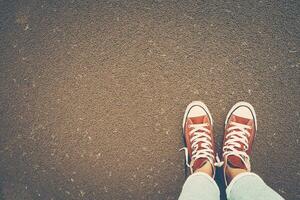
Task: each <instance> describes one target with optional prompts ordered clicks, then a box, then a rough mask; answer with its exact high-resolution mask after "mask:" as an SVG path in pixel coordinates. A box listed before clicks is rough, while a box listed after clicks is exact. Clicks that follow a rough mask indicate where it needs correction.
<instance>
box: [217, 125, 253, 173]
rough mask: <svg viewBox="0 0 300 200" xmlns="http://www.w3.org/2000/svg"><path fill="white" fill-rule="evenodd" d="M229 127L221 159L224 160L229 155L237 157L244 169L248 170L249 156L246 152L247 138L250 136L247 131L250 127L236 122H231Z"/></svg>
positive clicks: (247, 146)
mask: <svg viewBox="0 0 300 200" xmlns="http://www.w3.org/2000/svg"><path fill="white" fill-rule="evenodd" d="M230 125H231V127H229V128H228V129H227V131H228V134H227V135H226V142H225V144H224V146H223V152H224V153H223V157H224V158H226V157H228V156H231V155H232V156H237V157H239V158H240V159H241V160H242V161H243V163H244V164H245V165H246V168H247V169H250V164H249V156H248V154H247V153H246V151H247V150H248V148H249V141H248V137H249V136H250V133H249V132H248V130H247V129H250V128H251V126H248V125H245V124H240V123H237V122H231V123H230ZM242 145H243V146H242ZM242 147H243V148H242Z"/></svg>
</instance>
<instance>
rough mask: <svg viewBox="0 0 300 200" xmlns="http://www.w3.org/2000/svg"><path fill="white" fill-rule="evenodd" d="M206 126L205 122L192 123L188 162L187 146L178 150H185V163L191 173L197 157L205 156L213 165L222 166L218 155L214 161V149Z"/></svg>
mask: <svg viewBox="0 0 300 200" xmlns="http://www.w3.org/2000/svg"><path fill="white" fill-rule="evenodd" d="M207 126H208V124H207V123H205V124H192V125H190V128H193V129H192V130H191V132H190V133H189V134H190V135H192V134H194V135H193V137H192V138H190V142H191V148H192V158H191V163H190V164H189V163H188V157H189V155H188V149H187V147H183V148H181V149H180V150H179V151H181V150H184V152H185V164H186V166H187V167H189V168H190V170H191V172H192V173H193V168H192V166H193V164H194V162H195V161H196V160H197V159H200V158H205V159H208V161H209V162H210V163H211V164H212V165H214V166H222V162H220V159H219V157H218V156H216V160H217V162H216V163H215V162H214V159H213V157H214V151H213V150H212V149H211V146H212V144H211V137H210V136H209V135H208V134H207V133H209V130H208V129H207V128H206V127H207ZM199 142H201V149H200V150H199V145H198V143H199Z"/></svg>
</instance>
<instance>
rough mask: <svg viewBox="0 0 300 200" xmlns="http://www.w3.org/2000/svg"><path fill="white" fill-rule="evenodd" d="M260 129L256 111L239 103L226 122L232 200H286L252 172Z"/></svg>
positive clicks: (226, 158)
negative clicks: (256, 137)
mask: <svg viewBox="0 0 300 200" xmlns="http://www.w3.org/2000/svg"><path fill="white" fill-rule="evenodd" d="M256 130H257V120H256V114H255V111H254V108H253V107H252V106H251V105H250V104H249V103H246V102H239V103H237V104H235V105H234V106H233V107H232V109H231V110H230V111H229V113H228V115H227V118H226V121H225V133H224V142H223V159H224V178H225V183H226V185H227V184H228V183H230V184H229V185H228V187H227V189H226V193H227V199H228V200H252V199H256V200H282V199H283V198H282V197H281V196H280V195H279V194H277V193H276V192H275V191H274V190H272V189H271V188H270V187H268V186H267V185H266V184H265V183H264V181H263V180H262V179H261V178H260V177H259V176H258V175H256V174H254V173H251V172H250V171H251V165H250V154H251V152H252V144H253V140H254V136H255V134H256Z"/></svg>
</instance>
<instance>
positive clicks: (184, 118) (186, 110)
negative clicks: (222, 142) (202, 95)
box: [182, 101, 213, 129]
mask: <svg viewBox="0 0 300 200" xmlns="http://www.w3.org/2000/svg"><path fill="white" fill-rule="evenodd" d="M193 106H200V107H202V108H203V109H204V110H205V112H206V113H207V114H208V117H209V120H210V122H211V125H213V119H212V116H211V114H210V112H209V110H208V108H207V106H206V105H205V104H204V103H203V102H201V101H193V102H191V103H190V104H189V105H188V106H187V107H186V109H185V112H184V116H183V122H182V128H183V129H184V125H185V122H186V117H187V115H188V113H189V111H190V109H191V108H192V107H193Z"/></svg>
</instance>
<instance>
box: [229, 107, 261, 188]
mask: <svg viewBox="0 0 300 200" xmlns="http://www.w3.org/2000/svg"><path fill="white" fill-rule="evenodd" d="M256 130H257V122H256V114H255V111H254V108H253V107H252V106H251V105H250V104H249V103H246V102H238V103H236V104H235V105H234V106H233V107H232V108H231V110H230V111H229V113H228V115H227V117H226V121H225V133H224V140H223V160H224V179H225V183H226V185H227V180H226V174H225V168H226V166H227V165H229V166H230V167H233V168H240V169H246V170H247V171H250V170H251V166H250V157H249V156H250V155H251V152H252V144H253V140H254V137H255V133H256Z"/></svg>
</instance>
